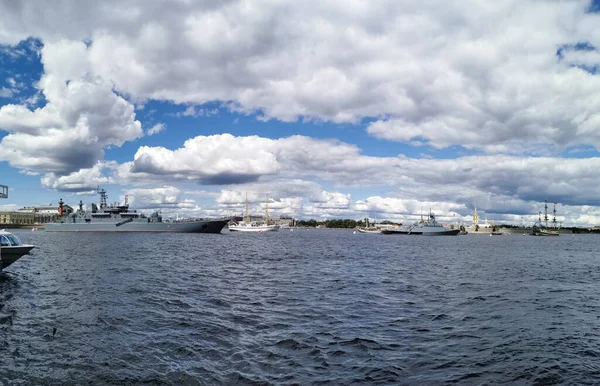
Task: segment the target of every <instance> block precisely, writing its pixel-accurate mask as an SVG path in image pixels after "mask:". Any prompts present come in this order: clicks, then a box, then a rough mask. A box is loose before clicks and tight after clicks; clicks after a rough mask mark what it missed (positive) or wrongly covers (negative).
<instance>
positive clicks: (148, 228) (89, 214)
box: [44, 189, 229, 233]
mask: <svg viewBox="0 0 600 386" xmlns="http://www.w3.org/2000/svg"><path fill="white" fill-rule="evenodd" d="M98 193H99V194H100V208H98V206H97V205H96V204H92V205H91V206H92V208H91V210H84V209H83V202H82V201H79V208H78V209H77V210H76V211H75V212H69V211H68V210H67V209H66V208H65V205H64V202H63V200H62V199H60V201H59V202H58V215H59V219H58V220H57V221H55V222H51V223H48V224H45V226H44V229H45V230H46V232H185V233H221V230H222V229H223V228H224V227H225V225H227V223H228V222H229V219H219V220H205V219H189V220H188V219H186V220H177V221H173V220H165V221H163V218H162V216H161V215H160V213H158V212H154V213H153V214H152V215H151V216H145V215H143V214H141V213H138V212H137V211H135V210H129V204H128V202H127V196H125V204H124V205H118V204H112V205H108V204H107V202H106V199H107V195H106V191H105V190H104V189H101V190H99V191H98Z"/></svg>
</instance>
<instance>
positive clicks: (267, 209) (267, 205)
mask: <svg viewBox="0 0 600 386" xmlns="http://www.w3.org/2000/svg"><path fill="white" fill-rule="evenodd" d="M265 198H266V200H267V202H266V206H265V209H266V212H267V225H269V194H268V193H267V194H265Z"/></svg>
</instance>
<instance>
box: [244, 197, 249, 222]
mask: <svg viewBox="0 0 600 386" xmlns="http://www.w3.org/2000/svg"><path fill="white" fill-rule="evenodd" d="M244 221H245V222H246V224H248V223H249V222H250V218H249V217H248V192H246V218H245V219H244Z"/></svg>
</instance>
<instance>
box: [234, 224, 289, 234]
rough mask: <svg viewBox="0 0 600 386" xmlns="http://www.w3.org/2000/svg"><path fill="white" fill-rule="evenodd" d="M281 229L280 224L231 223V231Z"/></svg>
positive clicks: (272, 230)
mask: <svg viewBox="0 0 600 386" xmlns="http://www.w3.org/2000/svg"><path fill="white" fill-rule="evenodd" d="M278 229H279V225H252V224H239V225H230V226H229V231H231V232H254V233H261V232H274V231H276V230H278Z"/></svg>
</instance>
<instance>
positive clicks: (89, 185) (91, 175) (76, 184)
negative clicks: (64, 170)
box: [41, 162, 116, 192]
mask: <svg viewBox="0 0 600 386" xmlns="http://www.w3.org/2000/svg"><path fill="white" fill-rule="evenodd" d="M115 166H116V164H115V163H114V162H109V163H105V162H98V163H96V164H95V165H94V166H93V167H91V168H88V169H79V170H78V171H76V172H73V173H71V174H68V175H64V176H59V175H56V174H55V173H47V174H45V175H44V176H43V177H42V178H41V183H42V185H43V186H44V187H46V188H51V189H55V190H60V191H71V192H81V191H90V190H91V189H95V188H96V187H98V186H99V185H104V184H110V183H112V182H113V180H112V178H111V177H110V176H106V175H105V170H106V169H109V170H110V169H111V168H114V167H115Z"/></svg>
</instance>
